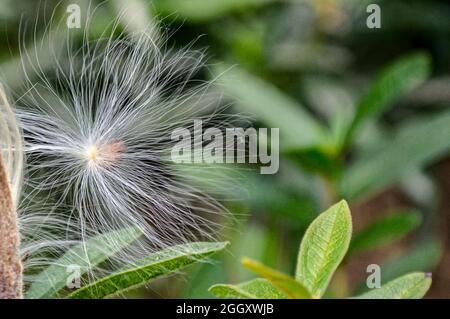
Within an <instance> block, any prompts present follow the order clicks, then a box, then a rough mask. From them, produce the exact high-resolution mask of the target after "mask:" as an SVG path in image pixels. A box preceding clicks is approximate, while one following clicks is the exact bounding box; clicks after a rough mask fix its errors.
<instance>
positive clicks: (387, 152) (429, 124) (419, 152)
mask: <svg viewBox="0 0 450 319" xmlns="http://www.w3.org/2000/svg"><path fill="white" fill-rule="evenodd" d="M449 136H450V111H444V112H440V113H438V114H434V115H433V116H431V117H430V116H428V117H425V118H421V119H419V120H415V121H411V122H409V123H407V124H403V125H402V126H401V127H400V129H399V130H398V132H397V134H395V136H394V137H393V138H392V139H390V140H387V141H385V142H384V143H382V144H381V145H379V146H378V147H377V148H376V149H374V150H373V151H372V152H370V153H367V154H365V155H363V156H361V157H360V158H359V159H357V160H356V162H355V163H353V164H352V165H350V166H349V167H348V168H347V170H346V171H345V172H344V173H343V175H342V177H341V178H340V181H339V183H338V187H339V189H340V193H341V196H343V197H344V198H356V197H367V196H369V195H373V193H376V192H377V191H379V190H380V189H382V188H383V187H385V186H387V185H389V184H391V183H393V182H396V181H397V180H399V179H401V178H403V177H405V176H406V175H407V174H408V173H410V172H414V171H416V170H417V169H418V168H422V167H423V166H425V165H427V164H429V163H430V162H432V161H434V160H436V159H438V158H439V157H441V156H444V155H445V154H447V153H448V152H449V150H450V139H449Z"/></svg>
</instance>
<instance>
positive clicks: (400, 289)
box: [357, 272, 431, 299]
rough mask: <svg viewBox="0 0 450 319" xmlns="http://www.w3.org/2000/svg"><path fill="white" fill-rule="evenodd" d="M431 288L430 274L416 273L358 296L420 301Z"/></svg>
mask: <svg viewBox="0 0 450 319" xmlns="http://www.w3.org/2000/svg"><path fill="white" fill-rule="evenodd" d="M430 286H431V274H429V273H423V272H416V273H412V274H408V275H405V276H402V277H400V278H397V279H394V280H392V281H390V282H388V283H387V284H385V285H383V286H381V288H375V289H372V290H371V291H369V292H367V293H365V294H362V295H360V296H358V297H357V298H359V299H420V298H422V297H423V296H425V294H426V293H427V291H428V289H429V288H430Z"/></svg>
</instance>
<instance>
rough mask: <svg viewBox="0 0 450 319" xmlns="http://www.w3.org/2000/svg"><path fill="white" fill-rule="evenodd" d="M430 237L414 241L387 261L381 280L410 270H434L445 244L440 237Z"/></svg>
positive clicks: (389, 278) (382, 267) (383, 266)
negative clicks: (402, 251) (399, 253)
mask: <svg viewBox="0 0 450 319" xmlns="http://www.w3.org/2000/svg"><path fill="white" fill-rule="evenodd" d="M430 237H431V236H428V238H427V239H426V240H425V241H423V242H419V243H414V244H413V246H412V248H411V249H409V250H408V251H406V252H404V253H402V254H401V255H399V256H396V257H394V258H392V259H389V260H388V261H386V262H385V263H384V264H383V265H382V266H381V269H382V272H383V276H382V278H381V282H382V283H384V282H386V281H389V280H392V279H393V278H396V277H398V276H400V275H401V274H405V273H408V272H415V271H422V272H429V271H431V270H433V269H434V268H435V267H436V266H437V265H438V264H439V261H440V260H441V258H442V254H443V251H444V250H443V245H442V242H441V240H440V239H439V238H430Z"/></svg>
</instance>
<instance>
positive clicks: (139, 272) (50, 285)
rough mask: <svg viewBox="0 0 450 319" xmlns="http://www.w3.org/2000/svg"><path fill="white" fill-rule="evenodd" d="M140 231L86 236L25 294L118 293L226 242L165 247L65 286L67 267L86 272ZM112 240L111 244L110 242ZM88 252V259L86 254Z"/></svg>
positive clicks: (91, 295)
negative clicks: (79, 283) (97, 276)
mask: <svg viewBox="0 0 450 319" xmlns="http://www.w3.org/2000/svg"><path fill="white" fill-rule="evenodd" d="M141 235H142V233H141V231H139V230H138V229H134V230H130V229H126V230H123V231H118V232H115V233H110V234H106V235H100V236H97V237H96V238H93V239H91V240H89V241H88V242H87V243H86V244H85V246H81V245H77V246H75V247H73V248H72V249H71V250H69V251H68V252H67V253H66V254H64V256H62V257H61V258H60V259H59V260H58V261H57V262H56V263H55V264H52V265H51V266H49V267H48V268H46V269H44V270H43V271H42V272H41V273H39V274H38V275H37V277H36V280H35V281H34V282H33V284H32V285H31V286H30V287H29V288H28V290H27V291H26V292H25V298H31V299H35V298H61V297H63V298H70V299H79V298H84V299H85V298H96V299H98V298H106V297H110V296H113V295H118V294H121V293H123V292H125V291H127V290H129V289H131V288H136V287H138V286H140V285H144V284H147V283H148V282H149V281H151V280H152V279H155V278H158V277H161V276H164V275H168V274H171V273H174V272H175V271H178V270H180V269H182V268H185V267H187V266H189V265H191V264H193V263H195V262H198V261H200V260H202V259H205V258H207V257H208V256H210V255H212V254H214V253H215V252H217V251H220V250H222V249H224V248H225V247H226V245H227V243H226V242H196V243H190V244H184V245H178V246H173V247H169V248H166V249H164V250H161V251H158V252H156V253H153V254H150V255H148V256H147V257H145V258H143V259H142V260H139V261H137V262H131V261H130V266H127V267H124V268H122V269H119V270H118V271H116V272H114V273H113V274H111V275H108V276H105V277H101V278H100V279H99V280H97V281H95V282H92V283H89V284H87V285H85V286H82V287H80V288H79V289H77V290H75V291H68V290H67V289H65V287H66V286H67V282H68V281H70V276H71V273H70V272H67V269H68V268H67V267H68V266H70V265H77V266H78V267H80V272H79V275H86V274H87V273H88V272H89V271H90V270H91V269H92V268H93V267H95V266H96V265H98V264H100V263H102V262H104V261H106V260H107V259H108V258H109V257H111V256H112V255H114V254H115V253H117V251H115V250H114V249H116V250H117V249H120V247H125V246H127V245H129V244H131V243H132V242H133V241H135V240H136V239H137V238H138V237H139V236H141ZM112 241H114V245H113V244H111V242H112ZM84 254H87V255H88V257H89V258H88V259H89V263H87V262H86V258H85V255H84Z"/></svg>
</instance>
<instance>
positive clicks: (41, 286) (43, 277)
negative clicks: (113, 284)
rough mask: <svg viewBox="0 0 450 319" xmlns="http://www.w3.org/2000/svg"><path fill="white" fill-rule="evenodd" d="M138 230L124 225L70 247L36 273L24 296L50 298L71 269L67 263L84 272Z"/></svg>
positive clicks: (110, 253) (115, 249)
mask: <svg viewBox="0 0 450 319" xmlns="http://www.w3.org/2000/svg"><path fill="white" fill-rule="evenodd" d="M141 235H142V231H141V230H140V229H139V228H137V227H131V228H125V229H122V230H119V231H115V232H111V233H107V234H104V235H99V236H96V237H94V238H92V239H89V240H87V241H86V243H85V244H79V245H76V246H74V247H72V248H71V249H70V250H69V251H68V252H66V253H65V254H64V255H63V256H62V257H61V258H60V259H58V260H57V261H56V262H55V263H54V264H52V265H51V266H49V267H48V268H46V269H45V270H44V271H42V272H41V273H39V274H38V275H37V277H36V279H35V280H34V281H33V284H32V285H31V286H30V288H29V289H28V290H27V291H26V293H25V298H28V299H35V298H52V297H54V296H55V295H56V294H57V293H58V291H60V290H61V289H63V288H64V287H65V286H66V285H67V281H68V278H69V277H70V275H71V274H72V272H68V269H69V267H72V266H76V267H77V269H79V271H80V272H79V274H80V275H83V274H85V273H87V272H88V271H89V270H90V269H91V268H93V267H95V266H96V265H98V264H99V263H101V262H103V261H105V260H106V259H108V258H109V257H111V256H113V255H114V254H116V253H117V252H119V251H120V250H121V249H123V248H124V247H126V246H128V245H129V244H131V243H132V242H133V241H135V240H136V239H137V238H138V237H139V236H141Z"/></svg>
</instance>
